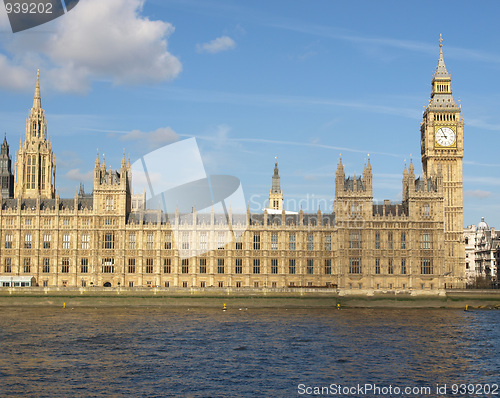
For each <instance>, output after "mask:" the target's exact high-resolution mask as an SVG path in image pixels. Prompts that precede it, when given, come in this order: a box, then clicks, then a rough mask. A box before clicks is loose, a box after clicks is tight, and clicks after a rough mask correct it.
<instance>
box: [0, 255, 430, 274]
mask: <svg viewBox="0 0 500 398" xmlns="http://www.w3.org/2000/svg"><path fill="white" fill-rule="evenodd" d="M102 263H103V265H102V272H103V273H114V272H115V267H114V259H111V258H109V259H103V262H102ZM42 264H43V265H42V273H49V272H50V259H48V258H44V259H43V261H42ZM242 264H243V260H242V259H236V260H235V273H236V274H241V273H243V265H242ZM88 265H89V262H88V258H82V259H81V262H80V273H88V272H89V266H88ZM69 267H70V261H69V258H66V257H64V258H63V259H62V261H61V272H62V273H68V272H69V269H70V268H69ZM153 269H154V264H153V259H152V258H148V259H146V269H145V272H146V273H147V274H152V273H153ZM260 269H261V267H260V259H254V260H253V268H252V270H253V273H254V274H260ZM23 270H24V272H25V273H26V272H31V259H30V258H24V261H23ZM224 271H225V268H224V259H218V260H217V273H219V274H224ZM4 272H6V273H10V272H12V262H11V258H6V259H5V266H4ZM127 272H128V273H129V274H133V273H135V272H136V266H135V258H130V259H129V260H128V268H127ZM163 272H164V273H165V274H170V273H171V272H172V263H171V259H169V258H168V259H164V262H163ZM181 272H182V273H183V274H187V273H189V259H183V260H182V263H181ZM199 273H200V274H206V273H207V260H206V259H205V258H202V259H200V262H199ZM288 273H289V274H295V273H296V260H295V259H289V260H288ZM324 273H325V274H327V275H330V274H331V273H332V263H331V260H330V259H326V260H325V262H324ZM349 273H350V274H361V273H362V268H361V259H360V258H350V259H349ZM380 273H381V267H380V259H379V258H377V259H375V274H380ZM387 273H388V274H390V275H391V274H394V263H393V260H392V259H389V260H388V264H387ZM406 273H407V269H406V259H402V260H401V274H406ZM420 273H421V274H422V275H427V274H433V273H434V272H433V266H432V259H421V260H420ZM271 274H278V259H271ZM306 274H311V275H312V274H314V260H313V259H307V261H306Z"/></svg>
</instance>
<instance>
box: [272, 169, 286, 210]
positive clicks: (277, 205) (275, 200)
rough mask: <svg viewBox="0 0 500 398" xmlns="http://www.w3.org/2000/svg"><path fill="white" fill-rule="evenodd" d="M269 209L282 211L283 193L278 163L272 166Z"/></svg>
mask: <svg viewBox="0 0 500 398" xmlns="http://www.w3.org/2000/svg"><path fill="white" fill-rule="evenodd" d="M269 208H270V209H273V210H280V211H281V210H283V191H282V190H281V186H280V175H279V169H278V162H276V163H275V164H274V174H273V182H272V185H271V190H270V191H269Z"/></svg>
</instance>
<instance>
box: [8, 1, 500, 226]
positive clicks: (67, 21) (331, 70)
mask: <svg viewBox="0 0 500 398" xmlns="http://www.w3.org/2000/svg"><path fill="white" fill-rule="evenodd" d="M479 5H480V6H479ZM0 10H1V11H0V130H3V132H5V133H6V134H7V139H8V141H9V143H10V144H11V151H12V152H13V153H14V152H15V151H16V150H17V147H18V141H19V137H20V136H22V137H24V130H25V119H26V117H27V115H28V112H29V109H30V107H31V104H32V97H33V90H34V85H35V78H36V69H37V68H40V80H41V90H42V106H43V107H44V109H45V112H46V117H47V122H48V132H49V137H50V139H51V141H52V143H53V150H54V152H55V154H56V162H57V175H56V183H57V186H58V189H59V191H60V194H61V196H63V197H72V196H73V195H74V193H75V190H76V188H77V187H78V185H79V183H80V181H83V182H85V185H86V188H87V190H90V189H91V185H92V184H91V176H92V169H93V164H94V160H95V157H96V150H97V148H99V152H100V153H101V154H102V153H105V156H106V163H107V165H108V166H112V167H113V168H119V164H120V159H121V156H122V153H123V150H125V153H126V154H127V156H130V158H131V160H132V161H134V159H136V158H137V157H138V156H141V155H144V154H146V153H148V152H149V151H151V150H153V149H156V148H159V147H161V146H163V145H166V144H168V143H171V142H174V141H176V140H180V139H185V138H188V137H196V138H197V140H198V145H199V147H200V150H201V153H202V157H203V160H204V163H205V167H206V171H207V173H208V174H231V175H234V176H237V177H239V178H240V179H241V181H242V185H243V190H244V192H245V196H246V200H247V201H249V202H250V206H251V207H252V209H253V210H255V209H256V208H259V207H262V206H263V205H264V203H265V201H266V199H267V196H268V193H269V189H270V186H271V176H272V174H273V167H274V161H275V157H277V158H278V162H279V166H280V175H281V183H282V189H283V192H284V197H285V205H286V207H287V208H288V209H290V210H297V209H296V204H297V203H299V201H300V203H301V204H302V205H303V208H304V210H308V211H316V210H317V208H318V204H321V208H322V210H323V211H326V210H328V211H331V202H332V200H333V195H334V176H335V170H336V166H337V163H338V160H339V156H340V154H342V159H343V162H344V165H345V169H346V173H347V174H351V175H352V174H360V173H361V172H362V170H363V166H364V163H365V161H366V159H367V156H368V154H370V159H371V164H372V167H373V173H374V178H373V180H374V200H384V199H390V200H393V201H398V200H400V198H401V179H402V171H403V169H404V164H405V160H406V161H407V162H409V160H410V158H411V157H413V161H414V164H415V167H416V171H417V172H418V173H421V161H420V138H419V128H420V127H419V126H420V121H421V118H422V111H423V106H424V105H426V104H427V102H428V99H429V96H430V90H431V80H432V76H433V73H434V70H435V68H436V65H437V60H438V54H439V41H438V39H439V34H440V33H442V34H443V38H444V42H443V45H444V47H443V49H444V57H445V62H446V66H447V68H448V71H449V72H450V73H451V76H452V87H453V94H454V97H455V99H456V100H458V99H460V100H461V104H462V112H463V116H464V121H465V145H466V148H465V149H466V150H465V157H464V207H465V209H464V223H465V224H466V225H468V224H473V223H476V224H477V223H478V222H479V221H480V218H481V217H482V216H484V217H485V218H486V220H487V221H488V222H489V224H490V225H491V226H499V225H500V211H499V210H500V205H499V198H500V176H499V171H500V159H499V157H498V146H499V145H498V144H499V142H500V138H499V136H498V133H499V131H500V112H499V100H500V73H499V71H500V47H499V46H498V40H497V39H498V37H499V36H500V26H499V24H498V23H497V22H498V21H497V18H498V15H500V3H498V2H497V1H482V2H480V3H472V2H466V1H458V2H456V3H454V6H453V7H451V6H450V4H449V3H447V2H435V1H422V2H418V3H416V2H395V1H379V2H372V1H351V2H340V1H326V0H325V1H298V0H296V1H290V0H287V1H252V2H238V1H222V0H203V1H202V0H187V1H185V0H182V1H181V0H177V1H175V0H174V1H170V0H146V1H140V0H106V1H102V0H80V3H79V4H78V6H77V7H75V8H74V9H73V10H72V11H71V12H69V13H68V14H66V15H64V16H63V17H61V18H58V19H56V20H54V21H52V22H49V23H47V24H45V25H42V26H40V27H37V28H34V29H30V30H27V31H24V32H19V33H16V34H12V32H11V31H10V27H9V25H8V20H7V16H6V14H5V9H4V8H3V7H0ZM166 172H167V173H169V172H171V173H175V170H166Z"/></svg>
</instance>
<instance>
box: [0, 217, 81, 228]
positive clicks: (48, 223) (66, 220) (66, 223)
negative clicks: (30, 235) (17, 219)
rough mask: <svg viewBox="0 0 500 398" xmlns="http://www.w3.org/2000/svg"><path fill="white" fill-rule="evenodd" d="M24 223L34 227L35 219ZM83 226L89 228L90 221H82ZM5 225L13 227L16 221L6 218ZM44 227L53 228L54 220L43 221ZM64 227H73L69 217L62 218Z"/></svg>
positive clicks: (28, 219)
mask: <svg viewBox="0 0 500 398" xmlns="http://www.w3.org/2000/svg"><path fill="white" fill-rule="evenodd" d="M23 221H24V225H25V226H27V227H31V226H33V219H31V218H24V219H23ZM81 224H82V227H88V226H89V225H90V219H88V218H83V219H82V220H81ZM5 225H6V226H13V225H14V219H13V218H10V217H7V218H5ZM43 225H44V226H45V227H51V226H52V220H51V219H50V218H45V219H43ZM62 225H63V226H64V227H70V226H71V218H69V217H65V218H62Z"/></svg>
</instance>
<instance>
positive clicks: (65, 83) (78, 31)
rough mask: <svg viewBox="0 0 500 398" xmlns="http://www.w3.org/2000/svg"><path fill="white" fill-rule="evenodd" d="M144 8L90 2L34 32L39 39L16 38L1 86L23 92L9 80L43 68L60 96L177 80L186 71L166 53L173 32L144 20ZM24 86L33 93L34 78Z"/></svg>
mask: <svg viewBox="0 0 500 398" xmlns="http://www.w3.org/2000/svg"><path fill="white" fill-rule="evenodd" d="M143 4H144V0H106V1H101V0H86V1H82V2H80V3H79V4H78V6H77V7H75V8H74V9H73V10H71V12H69V13H67V14H66V15H64V16H62V17H60V18H58V19H56V20H55V21H53V22H50V23H48V24H45V25H42V26H41V27H40V28H35V29H37V30H38V33H39V34H38V35H36V39H33V36H34V35H33V34H30V33H23V32H20V33H16V34H15V35H13V38H12V40H11V41H10V42H9V43H8V45H7V47H6V48H5V53H6V55H7V57H5V56H4V57H3V60H2V59H1V58H0V76H2V78H0V86H3V87H9V88H18V87H17V86H18V85H16V84H13V83H10V85H9V80H8V79H7V78H5V77H4V74H5V73H10V74H11V75H12V74H13V72H12V70H15V71H17V73H18V74H19V75H25V74H27V73H30V76H31V75H33V74H34V71H35V70H36V69H37V68H38V67H40V69H42V78H43V79H47V80H48V83H49V84H47V86H51V87H54V88H55V89H57V90H60V91H77V92H82V91H86V90H88V89H89V87H90V84H91V81H92V80H93V79H104V80H110V81H112V82H113V83H114V84H141V83H155V82H161V81H167V80H171V79H173V78H175V77H176V76H177V75H178V74H179V73H180V72H181V70H182V65H181V63H180V61H179V60H178V59H177V58H176V57H175V56H173V55H172V54H170V53H169V52H168V51H167V38H168V36H169V35H170V34H172V33H173V32H174V27H173V26H172V25H171V24H170V23H168V22H163V21H151V20H150V19H148V18H147V17H144V16H142V15H141V12H142V6H143ZM43 29H52V30H51V31H48V32H45V31H43ZM27 32H29V31H27ZM15 77H16V76H15ZM18 80H19V78H17V79H15V80H14V82H16V81H18ZM25 82H26V83H25V85H26V84H27V85H29V88H32V86H33V79H32V78H31V79H26V80H25Z"/></svg>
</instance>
